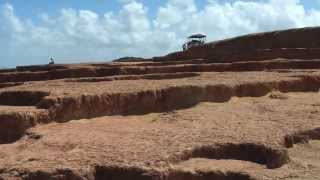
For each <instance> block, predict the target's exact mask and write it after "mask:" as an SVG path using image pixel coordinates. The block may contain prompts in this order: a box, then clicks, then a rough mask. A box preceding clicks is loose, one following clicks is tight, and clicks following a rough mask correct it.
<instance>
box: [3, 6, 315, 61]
mask: <svg viewBox="0 0 320 180" xmlns="http://www.w3.org/2000/svg"><path fill="white" fill-rule="evenodd" d="M118 1H119V2H121V3H122V8H121V9H120V10H119V11H118V12H106V13H105V14H104V15H98V14H97V13H95V12H93V11H89V10H74V9H62V10H61V11H60V14H59V15H58V16H56V17H52V16H50V14H46V13H43V14H40V15H39V21H37V22H33V21H31V20H25V19H22V18H20V17H17V15H16V14H15V12H14V7H12V6H11V5H10V4H3V5H2V6H1V9H0V24H1V26H0V48H1V49H2V50H4V51H2V53H0V58H1V60H0V66H7V65H8V64H10V63H11V65H13V64H33V63H46V62H47V61H48V59H49V57H50V56H54V57H55V58H56V59H58V60H64V62H77V60H79V61H81V60H85V61H88V60H106V59H112V58H115V57H121V56H142V57H151V56H157V55H161V54H166V53H168V52H170V51H174V50H179V49H180V45H181V44H182V43H183V41H184V38H185V37H186V36H188V35H190V34H192V33H198V32H201V33H205V34H207V35H208V38H209V40H216V39H221V38H226V37H231V36H236V35H241V34H245V33H251V32H257V31H268V30H274V29H284V28H292V27H303V26H315V25H320V11H317V10H314V9H311V10H306V8H304V6H303V5H302V3H301V2H300V1H299V0H282V1H278V0H268V1H253V0H252V1H248V0H237V1H234V2H232V3H225V2H222V1H219V0H208V1H207V4H206V5H205V7H204V8H201V9H199V8H198V7H197V6H196V4H195V1H194V0H168V2H167V3H166V4H165V5H164V6H162V7H159V8H158V11H157V12H156V17H155V18H154V19H150V17H149V16H148V8H147V7H146V6H144V5H143V4H142V3H140V2H138V1H135V0H118ZM9 60H10V63H9ZM11 60H12V61H11Z"/></svg>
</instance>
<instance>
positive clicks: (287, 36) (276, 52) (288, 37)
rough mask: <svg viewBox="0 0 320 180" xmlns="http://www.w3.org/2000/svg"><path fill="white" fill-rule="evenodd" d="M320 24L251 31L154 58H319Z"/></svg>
mask: <svg viewBox="0 0 320 180" xmlns="http://www.w3.org/2000/svg"><path fill="white" fill-rule="evenodd" d="M319 34H320V27H306V28H296V29H288V30H279V31H271V32H263V33H255V34H248V35H244V36H238V37H234V38H230V39H225V40H220V41H214V42H209V43H207V44H205V45H204V46H201V47H194V48H191V49H189V50H186V51H179V52H174V53H171V54H168V55H167V56H163V57H157V58H154V59H155V60H157V61H171V60H173V61H174V60H188V59H208V60H212V61H215V62H236V61H259V60H269V59H276V58H287V59H319V58H320V53H319V49H320V38H319Z"/></svg>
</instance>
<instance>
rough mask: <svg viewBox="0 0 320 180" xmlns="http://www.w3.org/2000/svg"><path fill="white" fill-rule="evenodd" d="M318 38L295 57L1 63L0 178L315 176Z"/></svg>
mask: <svg viewBox="0 0 320 180" xmlns="http://www.w3.org/2000/svg"><path fill="white" fill-rule="evenodd" d="M296 31H298V32H296ZM300 31H301V30H290V31H289V33H288V37H287V38H289V37H291V36H293V34H296V33H301V32H300ZM305 31H306V32H311V31H312V32H318V28H314V29H306V30H305ZM303 33H305V32H303ZM280 34H281V33H280ZM289 35H290V36H289ZM260 36H261V37H260ZM264 36H266V37H269V38H275V39H277V38H279V36H278V33H275V32H272V33H269V34H257V35H252V36H249V39H252V38H258V37H259V38H262V39H263V38H264ZM313 36H314V34H312V33H311V35H310V37H313ZM281 37H282V36H281ZM310 37H309V36H308V37H307V38H310ZM280 39H281V38H280ZM245 40H246V38H245V39H242V38H240V39H233V40H232V39H231V40H228V41H225V42H219V43H220V45H219V44H215V45H214V44H211V45H212V46H216V47H218V46H219V47H220V46H221V47H222V45H223V47H224V48H225V47H229V45H230V44H229V45H228V43H229V41H230V42H237V43H236V44H238V45H239V46H240V45H242V42H243V41H245ZM281 41H282V40H281ZM314 41H315V43H314V44H313V45H314V46H313V45H312V46H311V45H310V46H309V45H306V46H305V47H304V48H307V50H305V49H303V50H301V49H300V50H298V49H292V48H298V47H295V46H294V45H297V43H298V44H299V43H300V40H295V42H292V43H293V44H292V45H293V46H292V47H290V48H291V49H289V50H283V52H284V51H287V52H289V51H290V53H289V54H290V56H291V55H293V56H296V57H298V58H296V59H295V60H292V59H291V60H288V59H273V56H270V57H271V60H267V61H265V58H262V56H258V55H257V56H256V54H254V56H256V58H257V59H256V61H251V60H252V59H248V60H249V61H250V62H249V61H243V62H233V60H232V61H230V62H229V63H227V62H224V63H217V62H215V61H213V60H212V59H209V58H207V59H187V60H185V61H162V62H154V61H151V60H150V61H145V62H130V63H128V62H117V63H99V64H98V63H97V64H73V65H52V66H48V65H44V66H41V65H40V66H23V67H17V68H15V69H7V70H1V71H0V179H4V180H7V179H9V180H10V179H14V180H20V179H21V180H22V179H23V180H43V179H52V180H103V179H107V180H209V179H210V180H211V179H220V180H234V179H236V180H260V179H261V180H273V179H288V180H289V179H294V180H306V179H318V178H319V174H320V165H319V164H320V157H319V150H320V149H319V147H320V146H319V142H320V141H319V140H320V121H319V120H320V93H319V89H320V60H317V59H310V60H307V59H309V58H302V59H299V57H300V56H298V55H297V54H299V53H301V52H302V51H303V53H305V52H308V55H310V56H313V55H317V53H318V51H317V52H315V50H316V48H317V47H318V46H317V44H318V43H317V40H314ZM250 42H251V41H250ZM276 42H277V41H276ZM303 43H305V42H303ZM249 44H250V43H249ZM280 45H291V44H290V43H289V44H286V43H282V44H280ZM302 45H305V44H302ZM259 47H260V46H259ZM261 47H264V46H262V45H261ZM264 48H266V47H264ZM259 51H260V50H259ZM263 51H269V52H274V51H277V50H275V49H271V50H263ZM280 51H281V52H282V50H280ZM291 51H292V52H294V53H297V54H294V53H293V54H292V53H291ZM309 51H310V52H309ZM311 51H312V52H311ZM312 53H315V54H312ZM251 55H252V54H251ZM241 57H244V58H246V56H243V55H241ZM237 58H238V56H235V59H237ZM267 59H268V58H267ZM177 60H178V59H177ZM242 60H243V59H242Z"/></svg>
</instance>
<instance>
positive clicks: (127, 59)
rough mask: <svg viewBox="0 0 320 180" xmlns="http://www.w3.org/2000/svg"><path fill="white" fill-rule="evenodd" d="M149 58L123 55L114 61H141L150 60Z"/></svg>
mask: <svg viewBox="0 0 320 180" xmlns="http://www.w3.org/2000/svg"><path fill="white" fill-rule="evenodd" d="M148 60H149V59H145V58H141V57H122V58H119V59H115V60H113V61H112V62H140V61H148Z"/></svg>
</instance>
